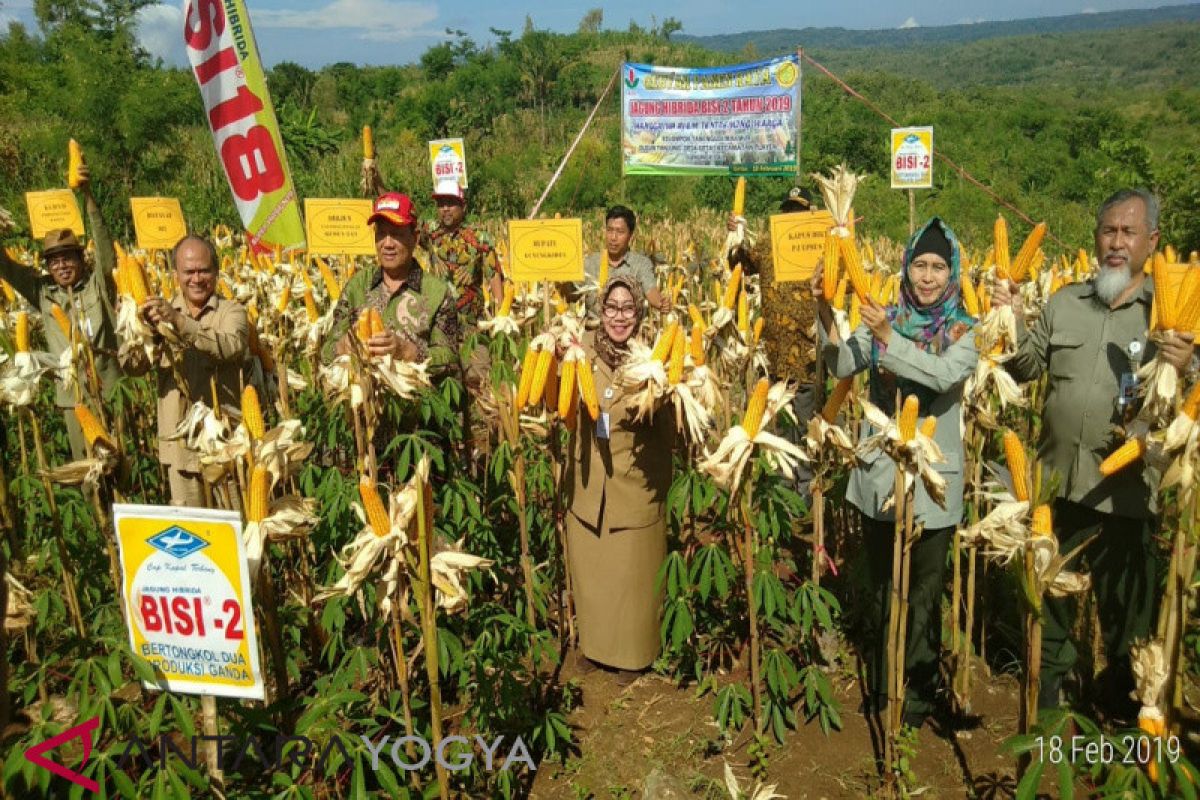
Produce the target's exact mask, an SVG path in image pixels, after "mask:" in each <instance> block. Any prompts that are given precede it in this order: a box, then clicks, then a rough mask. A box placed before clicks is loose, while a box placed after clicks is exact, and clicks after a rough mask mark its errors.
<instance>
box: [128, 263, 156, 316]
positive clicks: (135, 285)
mask: <svg viewBox="0 0 1200 800" xmlns="http://www.w3.org/2000/svg"><path fill="white" fill-rule="evenodd" d="M125 285H126V286H127V287H128V288H129V296H130V297H131V298H133V302H134V303H136V304H137V305H139V306H140V305H141V304H142V303H144V302H146V298H147V297H149V296H150V285H149V282H148V281H147V280H146V272H145V270H143V269H142V265H141V264H140V263H138V261H137V259H133V258H127V259H125Z"/></svg>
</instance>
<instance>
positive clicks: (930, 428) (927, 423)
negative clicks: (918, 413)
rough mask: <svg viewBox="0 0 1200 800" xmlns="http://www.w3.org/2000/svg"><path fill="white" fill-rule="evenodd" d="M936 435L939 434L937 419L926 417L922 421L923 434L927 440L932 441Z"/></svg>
mask: <svg viewBox="0 0 1200 800" xmlns="http://www.w3.org/2000/svg"><path fill="white" fill-rule="evenodd" d="M935 433H937V417H926V418H925V419H923V420H921V434H922V435H923V436H924V437H925V438H926V439H932V438H933V434H935Z"/></svg>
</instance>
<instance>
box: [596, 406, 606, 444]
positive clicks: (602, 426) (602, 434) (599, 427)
mask: <svg viewBox="0 0 1200 800" xmlns="http://www.w3.org/2000/svg"><path fill="white" fill-rule="evenodd" d="M608 436H609V427H608V412H607V411H601V412H600V417H599V418H598V419H597V420H596V438H597V439H607V438H608Z"/></svg>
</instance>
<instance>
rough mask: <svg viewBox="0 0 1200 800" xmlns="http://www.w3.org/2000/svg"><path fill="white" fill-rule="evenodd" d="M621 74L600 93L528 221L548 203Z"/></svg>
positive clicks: (618, 71) (618, 68) (619, 70)
mask: <svg viewBox="0 0 1200 800" xmlns="http://www.w3.org/2000/svg"><path fill="white" fill-rule="evenodd" d="M620 74H621V68H620V67H617V68H616V69H615V70H613V74H612V77H611V78H609V79H608V86H605V87H604V91H603V92H601V93H600V99H599V100H597V101H596V105H594V106H592V113H590V114H588V118H587V120H586V121H585V122H584V123H583V127H582V128H580V129H579V133H577V134H576V135H575V141H573V142H571V146H570V147H568V148H567V152H566V154H564V155H563V157H562V161H560V162H559V164H558V169H556V170H554V174H553V175H552V176H550V183H548V184H546V190H545V191H544V192H542V196H541V197H539V198H538V201H537V202H536V203H534V204H533V210H532V211H530V212H529V217H528V219H533V218H534V217H536V216H537V214H538V211H540V210H541V208H542V203H544V202H546V198H547V197H548V196H549V195H550V190H551V189H553V188H554V184H556V183H558V179H559V178H560V177H561V176H562V171H563V169H565V168H566V166H567V162H568V161H570V160H571V156H572V155H573V154H574V153H575V148H576V147H578V146H579V143H580V142H581V141H582V140H583V135H584V134H585V133H587V129H588V128H590V127H591V125H592V120H594V119H595V118H596V112H597V111H599V110H600V105H601V103H603V102H604V98H606V97H608V93H609V92H610V91H612V87H613V84H614V83H616V82H617V76H618V75H620Z"/></svg>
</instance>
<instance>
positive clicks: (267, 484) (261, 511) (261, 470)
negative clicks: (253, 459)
mask: <svg viewBox="0 0 1200 800" xmlns="http://www.w3.org/2000/svg"><path fill="white" fill-rule="evenodd" d="M270 492H271V474H270V473H269V472H267V468H266V467H265V466H264V465H262V464H255V465H254V472H252V473H251V474H250V502H249V503H247V504H246V505H247V508H246V521H247V522H262V521H263V520H264V519H266V518H267V505H268V501H269V498H268V497H267V495H269V494H270Z"/></svg>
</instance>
